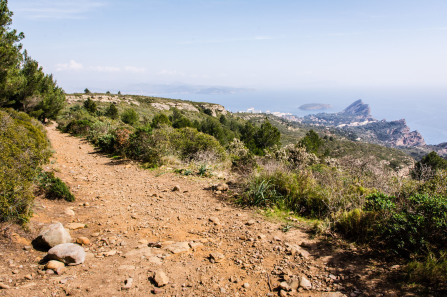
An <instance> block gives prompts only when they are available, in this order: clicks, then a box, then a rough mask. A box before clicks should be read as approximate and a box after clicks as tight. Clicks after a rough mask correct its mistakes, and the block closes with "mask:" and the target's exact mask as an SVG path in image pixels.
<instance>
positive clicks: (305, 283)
mask: <svg viewBox="0 0 447 297" xmlns="http://www.w3.org/2000/svg"><path fill="white" fill-rule="evenodd" d="M299 280H300V287H301V288H303V289H306V290H310V289H312V283H311V282H310V281H309V280H308V279H307V278H306V277H305V276H300V278H299Z"/></svg>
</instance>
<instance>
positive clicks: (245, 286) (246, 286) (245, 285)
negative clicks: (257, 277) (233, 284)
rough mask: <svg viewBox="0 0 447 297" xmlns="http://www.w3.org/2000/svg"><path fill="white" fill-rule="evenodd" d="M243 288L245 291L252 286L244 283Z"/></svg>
mask: <svg viewBox="0 0 447 297" xmlns="http://www.w3.org/2000/svg"><path fill="white" fill-rule="evenodd" d="M242 286H243V287H244V288H245V289H248V288H250V284H249V283H244V284H243V285H242Z"/></svg>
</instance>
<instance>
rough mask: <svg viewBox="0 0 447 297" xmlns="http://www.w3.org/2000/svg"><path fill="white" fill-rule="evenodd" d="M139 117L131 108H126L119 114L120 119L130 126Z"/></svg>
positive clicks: (135, 122) (136, 121)
mask: <svg viewBox="0 0 447 297" xmlns="http://www.w3.org/2000/svg"><path fill="white" fill-rule="evenodd" d="M139 119H140V116H139V115H138V113H137V112H136V111H135V109H133V108H128V109H126V110H124V111H123V113H122V114H121V121H123V122H124V123H126V124H128V125H131V126H133V125H136V124H137V123H138V121H139Z"/></svg>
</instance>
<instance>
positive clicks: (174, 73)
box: [158, 69, 185, 76]
mask: <svg viewBox="0 0 447 297" xmlns="http://www.w3.org/2000/svg"><path fill="white" fill-rule="evenodd" d="M158 74H161V75H165V76H185V74H184V73H182V72H179V71H177V70H167V69H163V70H161V71H160V72H159V73H158Z"/></svg>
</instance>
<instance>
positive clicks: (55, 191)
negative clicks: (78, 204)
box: [39, 172, 75, 202]
mask: <svg viewBox="0 0 447 297" xmlns="http://www.w3.org/2000/svg"><path fill="white" fill-rule="evenodd" d="M39 179H40V180H39V187H40V189H41V190H42V191H43V192H45V197H46V198H47V199H51V200H56V199H57V200H58V199H64V200H65V201H68V202H73V201H75V197H74V196H73V194H72V193H71V192H70V189H69V188H68V186H67V185H66V184H65V183H64V182H63V181H62V180H61V179H60V178H58V177H55V176H54V173H53V172H41V173H40V178H39Z"/></svg>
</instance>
